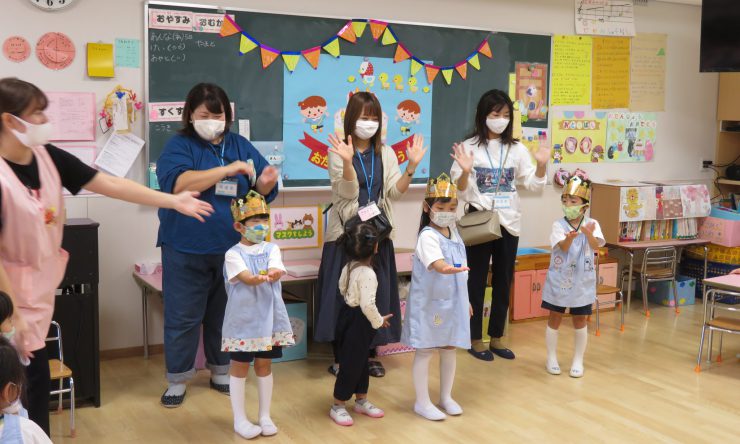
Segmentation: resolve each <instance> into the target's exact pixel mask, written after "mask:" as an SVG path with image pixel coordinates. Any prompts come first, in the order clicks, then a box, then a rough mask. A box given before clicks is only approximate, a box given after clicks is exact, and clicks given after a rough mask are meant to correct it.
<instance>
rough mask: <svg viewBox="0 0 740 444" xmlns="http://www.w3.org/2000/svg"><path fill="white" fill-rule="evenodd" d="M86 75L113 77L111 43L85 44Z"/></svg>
mask: <svg viewBox="0 0 740 444" xmlns="http://www.w3.org/2000/svg"><path fill="white" fill-rule="evenodd" d="M87 75H88V76H89V77H113V76H114V75H115V71H114V68H113V44H112V43H88V44H87Z"/></svg>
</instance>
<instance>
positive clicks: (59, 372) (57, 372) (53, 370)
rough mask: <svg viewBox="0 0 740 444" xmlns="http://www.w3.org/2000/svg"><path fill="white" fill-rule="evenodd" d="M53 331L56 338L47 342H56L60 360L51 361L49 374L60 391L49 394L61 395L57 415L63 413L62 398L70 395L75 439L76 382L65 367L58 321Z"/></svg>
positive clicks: (70, 424) (52, 327) (70, 418)
mask: <svg viewBox="0 0 740 444" xmlns="http://www.w3.org/2000/svg"><path fill="white" fill-rule="evenodd" d="M51 329H53V330H54V331H55V332H56V333H55V334H54V336H50V337H48V338H46V342H56V344H57V348H58V350H59V353H58V359H49V372H50V374H51V380H52V381H59V389H57V390H52V391H51V392H49V394H51V395H59V403H58V405H57V413H62V396H63V394H64V393H69V396H70V401H69V406H70V414H69V427H70V436H71V437H72V438H74V437H75V436H76V435H77V433H76V431H75V381H74V378H73V377H72V370H70V368H69V367H67V366H66V365H64V351H63V349H62V328H61V327H60V326H59V324H58V323H57V322H56V321H51ZM65 379H69V388H64V380H65Z"/></svg>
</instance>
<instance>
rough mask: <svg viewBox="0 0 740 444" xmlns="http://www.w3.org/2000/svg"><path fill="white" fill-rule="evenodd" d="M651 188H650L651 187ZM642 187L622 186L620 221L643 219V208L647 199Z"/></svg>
mask: <svg viewBox="0 0 740 444" xmlns="http://www.w3.org/2000/svg"><path fill="white" fill-rule="evenodd" d="M651 190H652V188H651ZM643 191H644V189H642V188H637V187H623V188H622V189H621V190H620V192H621V199H620V202H621V205H620V207H621V209H622V211H621V214H620V217H619V220H620V221H621V222H625V221H631V220H645V209H646V204H647V200H646V199H645V196H644V193H643Z"/></svg>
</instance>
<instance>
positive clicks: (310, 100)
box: [298, 96, 326, 109]
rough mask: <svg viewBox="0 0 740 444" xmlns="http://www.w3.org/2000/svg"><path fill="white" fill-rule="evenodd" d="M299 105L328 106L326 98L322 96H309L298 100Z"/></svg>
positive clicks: (311, 106) (310, 106)
mask: <svg viewBox="0 0 740 444" xmlns="http://www.w3.org/2000/svg"><path fill="white" fill-rule="evenodd" d="M298 106H300V107H301V109H306V108H315V107H317V106H326V100H324V98H323V97H321V96H308V97H306V98H305V99H303V100H302V101H300V102H298Z"/></svg>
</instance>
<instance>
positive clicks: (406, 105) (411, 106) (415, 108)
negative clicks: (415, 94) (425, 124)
mask: <svg viewBox="0 0 740 444" xmlns="http://www.w3.org/2000/svg"><path fill="white" fill-rule="evenodd" d="M396 109H405V110H406V111H411V112H412V113H416V114H421V107H420V106H419V104H418V103H416V102H414V101H413V100H404V101H403V102H401V103H399V104H398V106H397V107H396Z"/></svg>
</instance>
